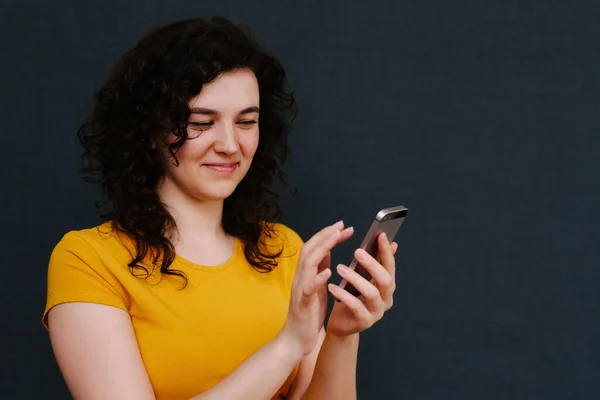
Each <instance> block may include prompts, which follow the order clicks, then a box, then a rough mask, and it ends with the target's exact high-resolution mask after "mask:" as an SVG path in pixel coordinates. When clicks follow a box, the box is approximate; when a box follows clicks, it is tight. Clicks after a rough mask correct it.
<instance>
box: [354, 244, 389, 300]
mask: <svg viewBox="0 0 600 400" xmlns="http://www.w3.org/2000/svg"><path fill="white" fill-rule="evenodd" d="M387 252H390V254H389V257H390V258H391V262H392V263H393V265H392V267H393V266H394V265H395V260H394V256H393V255H392V254H391V249H389V248H388V249H387ZM379 253H380V254H381V258H382V263H389V262H390V261H389V259H388V258H387V257H388V255H384V253H385V252H384V251H381V250H380V252H379ZM354 256H355V257H356V260H357V261H358V262H359V263H360V265H362V266H363V267H364V268H365V269H366V270H367V271H368V272H369V274H370V275H371V277H373V279H374V280H375V284H376V286H377V288H378V289H379V294H380V296H381V299H382V300H383V304H384V305H385V309H386V310H387V309H389V308H391V307H392V304H393V301H394V299H393V295H394V291H395V290H396V282H395V280H394V277H393V275H392V274H393V273H394V268H395V267H393V268H391V269H392V272H391V273H390V271H388V269H386V268H385V267H384V266H383V265H382V264H380V263H379V262H378V261H377V260H376V259H375V258H373V257H372V256H371V255H370V254H369V253H367V252H366V251H364V250H362V249H358V250H357V251H356V252H355V255H354ZM388 268H389V266H388ZM357 275H358V274H357ZM357 289H358V288H357Z"/></svg>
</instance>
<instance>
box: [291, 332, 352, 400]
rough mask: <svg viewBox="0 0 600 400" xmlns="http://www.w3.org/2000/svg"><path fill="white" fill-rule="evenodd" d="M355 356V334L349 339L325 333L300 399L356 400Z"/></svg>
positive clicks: (348, 337)
mask: <svg viewBox="0 0 600 400" xmlns="http://www.w3.org/2000/svg"><path fill="white" fill-rule="evenodd" d="M357 355H358V333H355V334H353V335H349V336H335V335H332V334H330V333H327V335H326V336H325V340H324V341H323V346H322V347H321V351H320V352H319V357H318V359H317V364H316V366H315V371H314V373H313V376H312V380H311V382H310V386H309V387H308V389H307V391H306V393H304V396H302V399H310V400H316V399H328V400H329V399H344V400H352V399H356V361H357Z"/></svg>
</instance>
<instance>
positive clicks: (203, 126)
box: [188, 121, 213, 129]
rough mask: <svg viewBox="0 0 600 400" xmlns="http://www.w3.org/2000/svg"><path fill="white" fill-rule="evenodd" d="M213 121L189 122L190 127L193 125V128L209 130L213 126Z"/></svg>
mask: <svg viewBox="0 0 600 400" xmlns="http://www.w3.org/2000/svg"><path fill="white" fill-rule="evenodd" d="M212 124H213V123H212V121H206V122H189V123H188V125H191V126H193V127H196V128H201V129H206V128H209V127H210V126H211V125H212Z"/></svg>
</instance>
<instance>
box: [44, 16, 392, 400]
mask: <svg viewBox="0 0 600 400" xmlns="http://www.w3.org/2000/svg"><path fill="white" fill-rule="evenodd" d="M295 112H296V103H295V100H294V97H293V95H292V93H291V92H290V91H288V90H287V89H286V74H285V72H284V70H283V68H282V66H281V64H280V62H279V61H278V60H277V59H276V58H274V57H273V56H271V55H269V54H268V53H267V52H265V51H264V50H263V49H262V48H261V47H260V46H259V45H258V44H257V43H256V42H255V41H254V40H253V39H252V37H251V36H250V35H249V34H248V32H247V30H246V29H245V28H243V27H240V26H238V25H234V24H232V23H231V22H229V21H228V20H226V19H224V18H213V19H209V20H205V19H192V20H186V21H180V22H176V23H172V24H169V25H166V26H163V27H160V28H158V29H156V30H154V31H152V32H150V33H148V34H147V35H145V36H144V37H143V38H142V39H141V40H140V41H139V43H138V44H137V45H135V46H134V47H133V48H131V49H130V50H128V51H127V52H126V53H125V54H124V55H123V56H122V57H121V58H120V60H119V61H118V62H117V63H116V65H115V67H114V69H113V70H112V73H111V74H110V76H109V78H108V81H107V82H106V83H105V84H104V85H103V86H102V87H101V88H100V90H99V91H98V93H97V95H96V97H95V101H94V105H93V110H92V112H91V114H90V116H89V118H88V119H87V121H86V122H85V123H84V124H83V125H82V126H81V128H80V129H79V139H80V141H81V143H82V145H83V147H84V149H85V153H84V155H85V157H84V160H85V163H84V172H85V176H86V179H87V180H88V181H92V182H97V183H99V184H100V185H101V187H102V189H103V192H104V193H105V195H106V197H107V201H108V203H109V204H110V206H111V207H110V211H109V212H108V214H107V215H104V216H103V217H104V219H105V221H106V222H104V223H103V224H101V225H99V226H96V227H92V228H88V229H82V230H77V231H71V232H68V233H67V234H66V235H65V236H64V237H63V238H62V239H61V241H60V242H59V243H58V244H57V245H56V247H55V248H54V250H53V252H52V255H51V258H50V262H49V272H48V299H47V305H46V310H45V313H44V318H43V322H44V324H45V326H46V327H47V328H48V330H49V332H50V338H51V342H52V346H53V349H54V353H55V355H56V359H57V361H58V365H59V367H60V369H61V371H62V373H63V375H64V377H65V380H66V383H67V385H68V387H69V389H70V391H71V393H72V394H73V396H74V397H75V398H76V399H86V400H87V399H111V400H118V399H126V400H134V399H155V398H156V399H271V398H279V399H283V398H287V399H300V398H303V399H317V398H318V399H328V400H332V399H344V400H347V399H352V398H355V397H356V383H355V374H356V371H355V370H356V357H357V351H358V334H359V332H361V331H362V330H364V329H367V328H368V327H370V326H371V325H372V324H373V323H375V322H376V321H377V320H379V319H380V318H381V317H382V316H383V314H384V312H385V311H386V310H387V309H389V307H391V305H392V295H393V292H394V287H395V286H394V269H395V264H394V253H395V251H396V248H397V246H396V244H395V243H390V242H389V241H388V240H387V238H385V237H384V236H383V235H382V236H381V237H380V238H379V247H380V251H381V263H379V262H378V261H376V260H375V259H374V258H372V257H370V256H368V255H365V254H363V253H361V252H360V251H357V252H356V254H355V255H356V256H357V257H358V259H359V260H362V261H361V263H362V264H363V265H364V266H365V267H366V268H367V269H368V270H369V271H370V272H371V274H372V275H373V276H374V277H375V280H376V283H375V284H371V283H370V282H369V281H367V280H365V279H364V278H362V277H360V276H359V275H358V274H356V273H354V272H346V271H345V270H344V266H338V271H339V272H340V274H342V276H344V277H345V278H347V280H348V281H349V282H350V283H352V284H353V285H354V286H355V287H356V288H358V289H359V290H360V291H361V293H362V296H361V297H360V298H357V297H354V296H352V295H351V294H350V293H348V292H346V291H345V290H343V289H341V288H339V287H338V286H336V285H333V284H329V285H328V284H327V281H328V279H329V277H330V276H331V270H330V265H329V258H330V257H329V254H330V250H331V249H332V248H333V247H334V246H336V245H337V244H339V243H340V242H342V241H344V240H346V239H347V238H348V237H350V236H351V235H352V228H345V227H344V225H343V223H342V222H339V223H336V224H333V225H331V226H328V227H325V228H324V229H322V230H321V231H319V232H318V233H316V234H315V235H314V236H313V237H311V238H310V239H309V240H308V241H306V243H303V241H302V240H301V239H300V237H299V236H298V235H297V234H296V233H295V232H294V231H293V230H291V229H290V228H288V227H286V226H285V225H283V224H280V223H277V222H275V221H276V219H277V218H278V216H279V207H278V205H277V203H276V196H275V194H274V193H273V192H271V191H270V189H269V185H270V183H271V181H272V180H273V178H274V177H277V176H279V177H281V176H282V174H281V173H282V166H283V164H284V161H285V160H286V157H287V155H288V151H289V149H288V146H287V136H288V133H289V128H290V123H291V122H292V120H293V118H294V116H295ZM327 288H329V292H331V294H332V295H333V296H334V297H336V298H337V299H338V300H340V302H337V303H336V304H335V306H334V309H333V311H332V314H331V315H330V318H329V321H328V324H327V330H325V329H324V319H325V312H326V308H327V301H326V299H327V293H328V290H327Z"/></svg>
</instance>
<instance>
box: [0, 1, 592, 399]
mask: <svg viewBox="0 0 600 400" xmlns="http://www.w3.org/2000/svg"><path fill="white" fill-rule="evenodd" d="M0 7H1V8H0V10H1V21H0V22H1V23H0V41H1V46H2V51H1V57H2V62H1V63H0V68H1V72H0V87H1V88H2V89H1V107H0V110H1V111H0V112H1V113H2V134H1V135H0V140H1V150H2V161H3V164H2V166H3V169H2V177H3V193H2V194H3V195H2V205H3V206H2V233H3V240H2V241H1V242H0V246H1V254H2V255H3V263H2V266H3V275H2V276H3V279H2V289H1V290H0V296H1V305H2V325H3V329H2V341H3V344H4V349H3V351H2V371H1V374H0V375H1V376H2V378H0V379H1V386H2V387H1V390H0V393H1V395H2V397H3V398H7V399H9V398H10V399H30V398H43V399H55V398H56V399H62V398H68V394H67V391H66V389H65V386H64V384H63V382H62V379H61V376H60V373H59V371H58V369H57V367H56V363H55V361H54V359H53V356H52V352H51V348H50V345H49V341H48V338H47V334H46V333H45V331H44V330H43V328H42V325H41V322H40V318H41V315H42V311H43V308H44V302H45V295H46V292H45V291H46V287H45V285H46V265H47V261H48V257H49V254H50V251H51V249H52V247H53V246H54V244H55V243H56V242H57V241H58V240H59V239H60V237H61V236H62V235H63V234H64V233H65V232H66V231H68V230H70V229H79V228H83V227H87V226H91V225H92V224H96V223H97V222H98V216H97V211H96V210H95V208H94V205H93V204H94V201H95V200H97V199H98V197H97V192H96V190H95V189H93V188H91V187H88V186H87V185H86V184H84V183H83V182H82V181H80V179H79V177H78V176H77V172H76V171H77V168H78V167H79V154H80V150H79V147H78V144H77V142H76V138H75V130H76V127H77V126H78V124H79V123H80V122H81V121H82V119H83V117H84V116H85V113H86V111H87V110H88V108H89V104H90V99H91V96H92V93H93V91H94V90H95V89H96V88H97V87H98V86H99V85H100V84H101V82H102V81H103V79H104V78H105V76H106V73H107V71H108V69H109V67H110V65H111V63H112V62H113V61H114V60H116V58H117V57H118V56H119V55H120V54H121V52H123V51H124V50H125V49H126V48H127V47H129V46H130V45H132V44H133V43H134V42H135V41H136V40H137V39H138V38H139V37H140V35H142V34H143V33H144V32H146V31H147V30H148V29H149V28H151V27H154V26H155V25H156V24H159V23H165V22H169V21H172V20H174V19H179V18H187V17H192V16H194V17H195V16H211V15H213V14H222V15H225V16H228V17H230V18H232V19H235V20H237V21H243V22H245V23H247V24H249V25H250V26H252V27H253V29H254V31H255V32H256V33H257V34H258V36H259V37H260V38H261V39H262V40H263V42H264V43H265V44H266V45H267V46H268V47H269V48H270V49H271V50H272V51H273V52H275V53H276V54H278V55H279V56H280V57H281V59H282V60H283V62H284V64H285V65H286V66H287V69H288V72H289V77H290V82H291V85H292V86H293V87H294V88H295V90H296V93H297V97H298V100H299V102H300V107H301V112H300V115H299V118H298V123H297V125H296V129H295V133H294V136H293V139H292V146H293V160H292V163H291V165H290V168H289V175H290V180H291V182H292V183H293V184H295V186H297V188H298V190H299V193H298V196H296V197H295V198H290V197H289V196H286V200H285V201H284V203H285V206H286V208H285V218H284V222H286V223H287V224H289V225H290V226H291V227H292V228H294V229H296V230H297V231H298V232H299V233H300V234H301V235H302V236H303V237H304V238H305V239H307V238H308V237H309V236H310V235H311V234H312V233H313V232H315V231H316V230H318V229H319V228H320V227H322V226H324V225H325V224H329V223H332V222H334V221H336V220H338V219H341V218H343V219H344V220H345V221H346V222H347V223H348V224H352V225H354V226H355V227H356V229H357V232H358V235H357V237H355V238H354V239H353V240H352V241H351V243H349V244H347V245H344V246H343V247H341V248H340V249H339V250H337V251H336V252H335V254H334V262H348V260H349V257H350V254H351V251H352V249H353V248H354V247H355V246H356V245H358V242H359V239H360V235H361V234H362V233H364V231H365V230H366V228H367V226H368V224H369V223H370V220H371V218H372V216H373V215H374V213H375V212H376V211H377V210H378V209H380V208H382V207H386V206H391V205H396V204H398V203H401V204H405V205H406V206H408V207H409V208H410V214H409V218H408V219H407V221H406V223H405V225H404V227H403V229H402V232H401V234H400V236H399V237H398V240H399V244H400V249H399V253H398V263H399V271H398V283H399V286H398V291H397V294H396V305H395V307H394V308H393V309H392V310H391V311H390V312H389V313H388V315H386V317H385V319H384V320H383V321H382V322H380V323H379V324H377V325H376V326H375V327H373V328H372V329H371V330H370V331H368V332H367V333H365V334H364V335H363V337H362V342H361V349H360V355H359V366H358V374H359V379H358V384H359V397H360V398H361V399H477V400H480V399H596V398H598V396H599V395H600V378H599V376H600V321H599V318H598V306H599V304H600V303H599V302H600V272H599V271H600V269H599V268H598V267H599V266H600V251H599V244H600V243H599V236H600V235H599V233H600V218H599V216H598V208H597V206H598V205H600V184H599V180H598V171H599V167H600V162H599V161H598V157H599V156H600V147H599V146H600V135H599V132H600V118H599V117H600V114H599V111H600V109H599V105H600V101H599V100H600V78H599V74H600V3H598V2H597V1H594V2H592V1H578V2H577V1H542V0H538V1H515V0H509V1H482V0H479V1H476V0H473V1H448V0H437V1H435V0H421V1H412V2H409V1H396V2H393V1H389V2H376V1H369V2H349V1H322V0H321V1H312V0H311V1H302V2H291V1H254V2H253V1H243V0H238V1H218V0H215V1H179V2H172V1H166V0H165V1H157V0H153V1H144V2H142V1H137V2H134V1H129V2H121V1H102V2H100V1H96V2H87V1H86V2H84V1H80V2H77V1H53V2H41V1H39V2H34V1H10V2H8V1H6V0H4V1H3V2H2V4H1V6H0Z"/></svg>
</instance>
